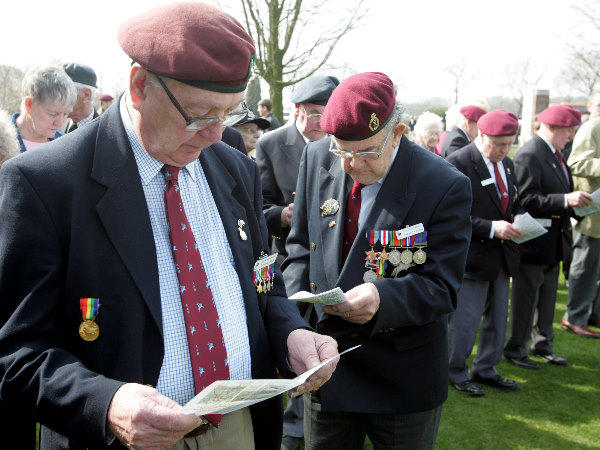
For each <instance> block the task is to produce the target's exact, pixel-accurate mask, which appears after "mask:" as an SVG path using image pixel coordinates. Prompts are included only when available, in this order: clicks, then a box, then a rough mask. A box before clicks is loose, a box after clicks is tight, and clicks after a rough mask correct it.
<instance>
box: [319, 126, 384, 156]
mask: <svg viewBox="0 0 600 450" xmlns="http://www.w3.org/2000/svg"><path fill="white" fill-rule="evenodd" d="M392 131H394V127H391V128H390V131H388V134H387V136H386V138H385V141H384V142H383V145H382V146H381V148H380V149H379V151H378V152H347V151H345V150H340V149H339V148H337V144H336V142H335V138H334V137H332V138H331V143H330V144H329V151H330V152H331V153H333V154H334V155H335V156H339V157H340V158H346V159H347V158H355V159H362V160H365V161H373V160H375V159H379V157H380V156H381V153H383V149H384V148H385V146H386V145H387V143H388V141H389V140H390V136H391V135H392Z"/></svg>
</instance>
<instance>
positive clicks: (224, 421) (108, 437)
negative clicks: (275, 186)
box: [0, 2, 337, 449]
mask: <svg viewBox="0 0 600 450" xmlns="http://www.w3.org/2000/svg"><path fill="white" fill-rule="evenodd" d="M118 39H119V43H120V44H121V47H122V48H123V50H124V51H125V53H127V54H128V55H129V56H130V57H131V59H132V60H133V64H132V66H131V69H130V73H129V80H130V83H129V86H128V89H127V90H126V92H125V94H124V95H123V96H122V97H121V98H120V99H119V100H118V101H117V103H116V104H115V106H114V107H112V108H109V110H108V111H107V112H106V113H105V114H103V115H102V116H101V118H100V119H99V120H96V121H95V122H93V123H91V124H89V125H87V126H86V127H83V128H82V129H81V130H79V131H78V132H76V133H72V134H70V135H67V136H66V137H64V140H62V139H61V140H59V141H57V144H56V145H49V146H48V147H47V148H45V149H44V150H43V151H35V150H34V151H32V152H27V154H26V155H25V157H23V158H15V159H13V160H11V161H9V162H8V163H6V164H5V165H3V166H2V176H1V177H0V179H1V182H0V298H2V302H1V305H0V318H1V320H2V322H1V325H2V328H1V329H0V373H1V374H2V380H1V383H0V385H1V386H2V400H3V401H5V402H8V404H15V405H16V404H18V405H20V406H21V407H25V408H27V409H28V410H29V411H30V413H31V415H32V416H33V417H35V418H36V419H37V420H38V421H39V422H41V423H42V432H41V439H40V447H41V448H42V449H50V448H104V447H106V446H107V445H108V444H111V443H112V444H113V445H111V448H124V447H125V446H126V447H127V448H157V449H158V448H168V447H171V446H173V445H174V444H175V445H176V448H207V447H210V448H223V449H225V448H227V449H231V448H235V449H250V448H260V449H278V448H279V446H280V445H281V427H282V409H283V408H282V401H281V396H276V397H273V398H271V399H270V400H267V401H265V402H262V403H259V404H256V405H254V406H251V407H247V408H243V409H239V410H236V411H233V412H229V413H227V414H225V415H209V416H202V417H197V416H196V415H194V414H184V413H182V412H181V411H180V409H181V405H182V404H184V403H186V402H188V401H189V400H190V399H192V398H193V397H194V396H195V395H196V394H197V393H198V392H200V391H201V390H203V389H204V388H205V387H206V386H208V385H210V384H211V383H212V382H213V381H216V380H244V379H251V378H276V377H277V375H278V374H280V375H284V376H292V374H293V372H292V370H293V371H295V372H296V373H301V372H304V371H305V370H307V369H308V368H311V367H314V366H316V365H317V364H318V363H319V362H320V361H322V360H324V359H325V358H329V357H333V356H336V355H337V349H336V342H335V341H334V340H333V339H332V338H330V337H328V336H323V335H319V334H316V333H313V332H312V331H309V327H308V325H307V323H306V322H305V321H304V320H302V318H301V317H300V314H299V313H298V310H297V308H296V307H295V306H294V305H293V304H292V303H291V302H290V301H289V300H287V295H286V291H285V288H284V285H283V278H282V276H281V272H280V270H279V268H278V267H277V266H276V265H274V264H273V262H272V261H274V258H268V257H267V254H268V252H269V247H268V241H267V231H266V226H265V220H264V217H263V214H262V196H261V190H260V178H259V174H258V169H257V167H256V165H255V164H254V162H253V161H252V160H251V159H250V158H247V157H244V156H243V155H241V154H240V152H238V151H237V150H234V149H232V148H230V147H228V146H226V145H224V144H222V143H220V140H221V131H222V122H223V119H224V118H225V116H226V115H227V113H228V112H230V111H231V110H233V109H234V108H236V107H237V106H238V104H239V103H240V102H241V100H242V98H243V95H244V94H243V91H244V89H245V88H246V83H247V80H248V77H249V75H250V71H251V62H252V59H253V58H254V52H255V49H254V44H253V42H252V39H251V38H250V36H249V35H248V34H247V33H246V32H245V31H244V29H243V28H242V26H241V25H240V24H239V23H238V22H237V21H236V20H235V19H233V18H232V17H230V16H229V15H227V14H225V13H223V12H221V11H219V10H218V9H216V8H214V7H211V6H208V5H205V4H202V3H196V2H190V3H175V4H170V5H166V6H162V7H159V8H156V9H153V10H151V11H148V12H147V13H143V14H140V15H138V16H136V17H134V18H132V19H130V20H128V21H126V22H125V23H124V24H123V25H121V27H120V29H119V33H118ZM31 255H35V258H32V257H31ZM334 366H335V363H332V364H328V365H326V366H325V367H323V368H322V369H321V370H320V371H319V372H317V373H316V374H315V375H313V377H312V378H311V379H309V380H308V381H307V382H306V383H305V384H304V385H302V386H300V387H299V390H298V393H303V392H305V391H308V390H312V389H315V388H318V387H320V386H321V385H322V384H323V383H324V382H325V381H326V380H327V379H328V378H329V377H330V376H331V373H332V371H333V369H334ZM16 438H18V436H17V437H16ZM7 439H10V436H4V438H3V445H5V446H7V447H10V448H19V446H18V445H15V446H12V445H8V444H7V442H8V440H7Z"/></svg>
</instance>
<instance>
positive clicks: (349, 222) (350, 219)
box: [342, 181, 365, 265]
mask: <svg viewBox="0 0 600 450" xmlns="http://www.w3.org/2000/svg"><path fill="white" fill-rule="evenodd" d="M364 187H365V185H364V184H360V183H359V182H358V181H354V182H353V183H352V189H351V190H350V194H349V195H348V201H347V203H346V222H345V223H344V245H343V246H342V265H343V264H344V263H345V262H346V258H347V257H348V253H350V248H351V247H352V243H353V242H354V239H355V238H356V233H358V215H359V214H360V202H361V195H360V191H361V190H362V188H364Z"/></svg>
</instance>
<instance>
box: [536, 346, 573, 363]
mask: <svg viewBox="0 0 600 450" xmlns="http://www.w3.org/2000/svg"><path fill="white" fill-rule="evenodd" d="M531 354H532V355H533V356H537V357H538V358H542V359H545V360H546V361H548V362H549V363H550V364H554V365H555V366H566V365H567V360H566V359H565V358H563V357H562V356H558V355H557V354H556V353H543V352H536V351H533V350H531Z"/></svg>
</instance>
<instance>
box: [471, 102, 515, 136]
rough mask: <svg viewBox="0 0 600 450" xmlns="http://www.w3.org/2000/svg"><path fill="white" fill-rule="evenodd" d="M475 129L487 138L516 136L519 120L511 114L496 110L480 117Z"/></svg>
mask: <svg viewBox="0 0 600 450" xmlns="http://www.w3.org/2000/svg"><path fill="white" fill-rule="evenodd" d="M477 128H479V131H481V132H482V133H483V134H485V135H487V136H512V135H513V134H517V129H518V128H519V119H518V118H517V116H515V115H514V114H513V113H510V112H508V111H504V110H503V109H496V110H494V111H490V112H489V113H486V114H484V115H483V116H481V117H480V118H479V120H478V121H477Z"/></svg>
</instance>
